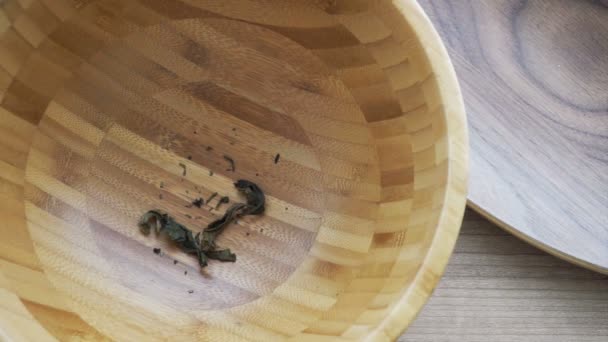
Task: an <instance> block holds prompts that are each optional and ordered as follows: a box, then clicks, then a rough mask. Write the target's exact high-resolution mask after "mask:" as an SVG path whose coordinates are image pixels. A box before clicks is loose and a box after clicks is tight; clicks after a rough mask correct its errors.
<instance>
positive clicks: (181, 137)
mask: <svg viewBox="0 0 608 342" xmlns="http://www.w3.org/2000/svg"><path fill="white" fill-rule="evenodd" d="M400 6H402V8H401V9H398V8H397V7H396V5H394V4H393V2H392V1H380V0H378V1H360V0H357V1H324V0H306V1H300V0H298V1H295V0H294V1H279V0H276V1H275V0H264V1H262V0H258V1H245V0H241V1H234V0H230V1H227V0H223V1H202V0H201V1H195V0H182V1H164V0H140V1H129V2H122V1H110V0H99V1H81V2H73V1H57V2H55V1H53V2H51V1H35V0H34V1H29V2H28V4H23V2H20V1H10V0H9V1H8V2H7V3H6V4H4V9H3V10H4V12H5V13H6V16H7V18H8V19H9V21H10V25H9V26H7V27H6V28H5V31H4V33H3V36H2V39H1V41H2V44H3V45H2V50H1V52H2V53H1V54H0V55H3V56H5V58H4V59H3V60H2V61H0V63H2V66H3V67H4V69H5V70H6V72H7V75H9V76H10V77H9V81H7V82H6V83H7V85H6V87H5V91H4V93H3V97H2V103H1V108H2V111H3V113H2V118H3V121H1V122H0V125H3V127H5V126H6V129H9V128H8V127H17V128H16V129H14V128H11V129H13V130H14V132H16V133H14V134H17V135H18V134H21V135H22V137H21V138H20V140H19V139H16V140H14V141H16V142H15V143H14V144H17V142H18V143H19V144H21V145H19V148H22V149H24V150H26V151H27V152H26V153H25V156H24V157H20V158H22V159H18V158H17V157H15V158H14V159H10V158H11V156H10V153H8V152H5V153H4V155H3V158H4V159H3V160H4V162H5V164H10V165H12V166H13V167H15V168H17V169H22V170H23V172H24V176H23V182H22V184H21V186H22V196H23V197H22V203H23V206H22V208H21V210H23V211H22V215H24V217H25V218H26V221H27V222H26V224H24V229H25V231H24V232H23V234H22V235H23V236H22V237H21V238H20V239H21V240H20V241H21V242H19V243H21V244H23V245H24V246H26V247H23V250H24V251H21V252H20V253H22V254H23V255H26V254H27V257H17V258H15V255H16V254H15V250H16V249H15V248H16V247H15V243H12V244H11V246H12V249H11V251H13V252H12V253H10V255H3V254H0V260H3V259H6V260H13V261H11V262H14V263H19V262H20V259H28V258H29V259H28V260H30V261H31V262H32V263H33V265H35V268H34V267H33V268H34V269H36V270H39V271H40V272H41V274H42V280H39V281H40V282H42V283H43V284H44V286H45V287H44V288H43V292H42V293H45V292H44V291H46V293H47V296H48V298H51V299H47V300H40V299H37V298H34V297H32V295H31V294H29V293H27V290H23V289H17V288H19V285H20V284H22V282H21V281H19V280H14V279H13V280H12V285H10V284H9V285H8V286H12V290H13V291H15V292H16V293H17V295H18V297H20V298H21V300H22V302H23V303H24V305H25V307H26V308H27V309H28V310H29V311H30V313H31V314H32V315H33V317H34V318H35V319H36V320H38V321H39V322H41V324H42V326H43V327H44V328H45V329H46V330H47V331H48V332H49V333H50V334H51V335H54V336H55V337H58V338H60V339H66V338H67V337H70V336H73V335H74V334H80V336H85V335H87V336H88V335H90V336H94V337H100V336H104V337H108V338H112V339H116V340H136V339H140V340H144V339H145V340H149V339H154V338H159V339H164V338H172V339H175V338H180V339H199V340H200V339H203V340H205V339H220V338H221V339H224V338H229V337H232V338H235V339H239V338H254V339H281V338H285V337H294V336H299V337H310V338H319V337H322V336H333V337H335V336H341V337H344V338H363V337H367V336H371V335H372V334H374V333H375V332H377V329H378V327H379V326H380V325H381V323H382V322H384V321H385V320H386V318H387V317H389V316H390V315H391V314H392V313H393V312H394V309H395V306H397V305H401V306H403V305H406V306H408V307H409V310H411V311H413V312H417V310H418V309H419V308H420V306H421V305H422V302H413V303H404V302H403V298H404V295H405V294H406V293H407V291H408V290H411V289H412V284H413V283H414V281H415V279H416V277H417V275H418V276H419V274H420V269H421V267H422V266H423V264H424V262H425V259H427V258H428V256H429V253H430V250H431V247H432V242H433V240H434V238H436V236H437V234H438V227H441V225H440V219H441V218H442V215H445V211H446V205H445V202H446V192H447V189H448V186H449V184H450V182H449V177H448V176H449V170H450V167H451V161H450V153H458V152H452V151H451V150H450V149H449V143H450V140H449V137H450V130H449V128H450V127H449V125H448V122H449V117H448V115H447V111H446V106H445V96H446V95H445V94H443V93H442V92H441V86H440V85H439V83H438V82H439V81H438V76H437V73H436V72H435V71H434V69H433V67H432V65H433V63H432V60H431V59H430V57H429V55H428V53H427V52H426V51H427V50H425V48H424V44H426V43H427V42H426V41H424V40H422V39H420V37H419V34H418V33H417V31H416V28H415V27H414V26H413V25H412V24H411V23H410V22H409V21H408V20H406V16H404V13H403V6H404V5H403V4H401V5H400ZM408 6H411V10H412V11H414V12H413V13H414V14H415V15H418V16H419V15H422V14H421V12H420V10H419V9H418V8H417V6H416V5H415V4H414V3H409V5H408ZM431 37H432V38H433V39H436V37H435V36H431ZM433 44H438V43H437V42H433ZM450 96H459V93H457V92H456V94H450ZM15 125H17V126H15ZM458 129H461V128H458ZM5 145H6V144H5ZM11 148H12V149H13V150H15V149H16V147H15V146H11V145H7V146H4V147H2V149H4V151H10V150H9V149H11ZM238 179H247V180H251V181H253V182H255V183H257V184H258V185H259V186H260V187H261V188H262V189H263V190H264V192H265V194H266V197H267V210H266V213H265V214H264V215H263V216H255V217H254V216H250V217H245V218H242V219H239V220H238V222H237V223H236V224H233V225H231V226H230V227H228V228H227V229H226V231H225V232H224V233H223V234H222V235H221V237H220V238H219V240H218V244H219V245H220V246H222V247H227V248H230V249H231V250H232V251H234V252H235V253H236V254H237V262H236V263H221V262H218V261H211V262H210V264H209V266H208V267H207V268H205V269H203V270H200V269H199V267H198V264H197V261H196V259H195V258H193V257H192V256H189V255H186V254H184V253H182V252H181V251H180V250H178V249H176V248H175V247H174V246H173V245H172V244H171V243H169V242H168V241H166V240H164V239H162V238H160V239H159V238H158V237H156V236H154V235H153V234H152V235H149V236H144V235H142V234H141V233H140V231H139V229H138V228H137V221H138V219H139V217H140V216H141V215H142V214H143V213H144V212H146V211H148V210H150V209H161V210H163V211H166V212H168V213H169V214H170V215H171V216H173V217H175V219H176V220H177V221H179V222H180V223H182V224H184V225H185V226H187V227H189V228H191V229H193V230H194V231H199V230H202V229H203V228H204V227H205V226H206V225H207V224H208V223H209V222H211V221H213V220H215V219H217V218H218V217H220V216H221V215H222V214H223V213H224V212H225V210H226V209H228V207H229V206H230V205H231V204H224V205H222V204H219V201H218V200H219V199H220V198H221V197H222V196H228V197H229V198H230V200H231V203H234V202H237V201H244V199H243V198H242V197H241V196H240V195H239V194H238V193H237V191H235V189H234V186H233V183H234V181H236V180H238ZM214 193H217V194H218V196H216V197H215V198H213V199H212V200H211V201H207V200H208V199H209V198H210V197H211V196H212V194H214ZM198 198H202V199H204V200H205V202H206V203H205V204H204V205H203V206H202V207H201V208H198V207H197V206H192V205H191V203H192V202H193V201H194V200H196V199H198ZM462 198H464V195H462ZM461 202H463V201H461ZM459 203H460V202H459ZM459 206H460V204H459ZM15 210H17V209H15ZM458 211H460V212H458ZM461 213H462V208H457V209H456V214H455V216H456V217H458V216H459V215H461ZM458 224H459V222H458V219H456V220H455V221H454V222H451V223H450V225H451V226H457V225H458ZM9 233H12V232H10V231H8V230H0V237H1V238H0V239H2V238H4V237H5V236H8V235H9ZM453 238H454V237H452V240H450V241H453ZM7 241H8V240H7ZM450 241H448V243H447V244H446V247H445V248H446V250H447V251H446V252H445V253H443V254H442V256H441V258H439V260H438V261H437V262H438V264H439V265H442V264H443V263H445V261H446V260H447V257H448V256H449V253H450V248H451V244H450ZM19 248H21V247H19ZM154 248H161V250H162V251H161V253H159V254H155V253H154V252H153V249H154ZM0 253H2V252H0ZM28 253H29V254H28ZM7 254H8V253H7ZM439 269H441V267H439ZM9 273H10V272H9ZM7 278H10V279H12V278H11V277H7ZM436 281H437V275H435V277H434V278H432V279H429V280H428V282H427V287H429V288H432V287H433V286H434V284H435V283H436ZM9 283H10V281H9ZM38 290H40V289H38ZM39 296H40V295H39ZM53 315H56V316H55V317H57V315H59V316H60V317H63V319H62V321H65V320H66V319H67V318H66V317H68V318H69V319H70V320H72V321H71V322H72V323H71V327H70V328H69V329H68V328H66V327H65V326H64V323H61V322H58V321H57V320H56V319H55V320H54V319H51V318H50V317H53ZM74 322H76V323H74ZM406 324H407V319H405V322H403V323H400V324H399V325H398V328H397V330H399V329H402V328H404V327H405V325H406ZM384 334H385V335H386V336H390V335H391V334H390V333H384ZM390 337H393V336H390Z"/></svg>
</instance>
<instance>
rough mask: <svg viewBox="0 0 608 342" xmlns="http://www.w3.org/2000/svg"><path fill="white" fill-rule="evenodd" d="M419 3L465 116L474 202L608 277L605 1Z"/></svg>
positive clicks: (549, 247) (541, 244)
mask: <svg viewBox="0 0 608 342" xmlns="http://www.w3.org/2000/svg"><path fill="white" fill-rule="evenodd" d="M419 2H420V3H421V5H422V6H423V7H424V9H425V11H426V12H427V14H428V16H429V17H430V18H431V20H432V21H433V23H434V25H435V27H436V29H437V30H438V31H439V33H440V35H441V36H442V38H443V40H444V43H445V45H446V47H447V49H448V52H449V53H450V55H451V58H452V62H453V64H454V67H455V69H456V73H457V74H458V77H459V81H460V84H461V87H462V91H463V96H464V100H465V105H466V107H467V116H468V120H469V132H470V141H471V176H470V179H471V182H470V190H469V203H470V204H471V205H473V206H475V207H476V208H477V210H479V211H481V212H484V213H485V214H486V215H488V216H489V217H492V218H494V219H495V221H496V222H499V223H501V225H502V226H503V227H504V228H506V229H508V230H509V231H511V232H512V233H514V234H518V235H519V236H521V237H523V238H525V239H526V240H527V241H529V242H531V243H534V244H535V245H537V246H539V247H541V248H543V249H544V250H547V251H549V252H551V253H553V254H556V255H560V256H561V257H563V258H566V259H568V260H570V261H572V262H577V263H578V264H581V265H584V266H586V267H589V268H592V269H595V270H598V271H600V272H604V273H608V225H607V224H606V222H608V1H597V0H579V1H572V0H534V1H516V0H492V1H480V0H420V1H419Z"/></svg>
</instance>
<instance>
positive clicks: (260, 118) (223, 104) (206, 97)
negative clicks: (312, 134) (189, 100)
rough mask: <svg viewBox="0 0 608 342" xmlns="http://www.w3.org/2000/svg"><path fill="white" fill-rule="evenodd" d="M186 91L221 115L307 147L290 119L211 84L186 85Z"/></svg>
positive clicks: (301, 134)
mask: <svg viewBox="0 0 608 342" xmlns="http://www.w3.org/2000/svg"><path fill="white" fill-rule="evenodd" d="M185 90H186V91H188V92H189V93H191V94H192V95H194V96H195V97H196V98H198V99H200V100H201V101H204V102H205V103H208V104H210V105H212V106H214V107H215V108H217V109H218V110H221V111H222V112H224V113H228V114H231V115H233V116H235V117H236V118H239V119H241V120H244V121H246V122H249V123H250V124H252V125H254V126H257V127H260V128H262V129H265V130H267V131H270V132H272V133H274V134H277V135H280V136H283V137H285V138H287V139H289V140H293V141H297V142H299V143H301V144H304V145H310V141H309V139H308V136H307V135H306V132H305V131H304V130H303V129H302V127H301V126H300V125H299V124H298V123H297V122H296V121H295V120H294V119H293V118H290V117H288V116H286V115H283V114H281V113H277V112H275V111H273V110H271V109H269V108H266V107H263V106H261V105H259V104H257V103H255V102H252V101H250V100H249V99H247V98H245V97H243V96H239V95H238V94H235V93H233V92H230V91H228V90H226V89H225V88H222V87H220V86H218V85H216V84H213V83H211V82H201V83H196V84H189V85H188V86H187V87H186V89H185Z"/></svg>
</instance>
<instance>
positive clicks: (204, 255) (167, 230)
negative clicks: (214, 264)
mask: <svg viewBox="0 0 608 342" xmlns="http://www.w3.org/2000/svg"><path fill="white" fill-rule="evenodd" d="M234 186H235V187H236V188H237V190H238V191H239V192H241V193H242V194H243V195H244V196H245V198H246V199H247V203H235V204H233V205H232V206H231V207H230V208H229V209H228V210H227V211H226V212H225V213H224V215H223V216H222V217H221V218H219V219H217V220H215V221H213V222H211V223H210V224H209V225H208V226H207V227H206V228H205V229H204V230H203V231H202V232H199V233H197V234H196V235H194V234H193V233H192V231H191V230H190V229H188V228H186V227H185V226H183V225H181V224H180V223H178V222H176V221H175V220H174V219H173V217H171V216H169V215H167V214H165V213H163V212H161V211H160V210H150V211H148V212H147V213H145V214H144V215H142V217H141V219H140V220H139V227H140V229H141V231H142V233H144V234H146V235H147V234H149V233H150V231H151V230H154V231H155V232H156V233H157V234H161V233H163V234H166V235H167V236H168V237H169V238H170V239H171V240H172V241H173V242H174V243H175V244H176V245H178V246H179V247H180V249H181V250H182V251H183V252H185V253H188V254H194V255H196V257H197V259H198V263H199V265H200V267H201V268H202V267H205V266H207V263H208V259H214V260H220V261H226V262H235V261H236V255H235V254H234V253H232V252H231V251H230V249H222V250H219V249H217V246H216V244H215V240H216V239H217V237H218V236H219V235H220V234H221V233H222V232H223V231H224V229H226V227H227V226H228V225H230V224H231V223H232V222H234V221H236V220H237V219H238V218H240V217H243V216H246V215H260V214H262V213H263V212H264V210H265V202H266V198H265V196H264V193H263V192H262V190H261V189H260V188H259V187H258V186H257V185H256V184H255V183H253V182H250V181H247V180H239V181H237V182H236V183H234ZM215 196H217V193H214V194H213V195H211V197H210V198H209V199H208V200H207V203H209V202H210V201H211V200H212V199H213V198H214V197H215ZM199 200H200V201H201V202H202V198H201V199H199ZM197 201H198V200H197ZM229 202H230V200H229V198H228V197H226V196H224V197H222V198H221V199H220V201H219V203H218V206H219V205H221V204H223V203H229ZM201 205H202V203H201ZM197 206H198V205H197ZM159 251H160V249H159Z"/></svg>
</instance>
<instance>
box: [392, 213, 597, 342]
mask: <svg viewBox="0 0 608 342" xmlns="http://www.w3.org/2000/svg"><path fill="white" fill-rule="evenodd" d="M606 322H608V277H606V276H605V275H602V274H599V273H594V272H592V271H588V270H586V269H583V268H580V267H578V266H574V265H571V264H569V263H567V262H565V261H563V260H560V259H558V258H556V257H554V256H551V255H549V254H547V253H545V252H543V251H541V250H539V249H537V248H535V247H532V246H530V245H529V244H527V243H525V242H524V241H521V240H519V239H518V238H516V237H514V236H513V235H511V234H509V233H507V232H505V231H503V230H502V229H500V228H499V227H498V226H496V225H494V224H492V223H491V222H489V221H488V220H487V219H485V218H483V217H481V216H480V215H479V214H477V213H475V212H473V211H472V210H471V209H469V210H468V211H467V213H466V214H465V219H464V223H463V226H462V229H461V233H460V237H459V239H458V242H457V244H456V249H455V250H454V254H453V255H452V258H451V259H450V263H449V265H448V267H447V269H446V273H445V275H444V276H443V278H442V279H441V281H440V282H439V285H438V286H437V289H436V290H435V292H434V293H433V296H431V299H430V300H429V302H428V303H427V305H426V306H425V307H424V309H423V310H422V312H421V313H420V315H419V316H418V318H416V320H415V321H414V323H413V324H412V325H411V326H410V328H409V329H408V331H407V332H406V333H405V334H404V335H402V336H401V337H400V338H399V341H403V342H405V341H408V342H409V341H412V342H414V341H415V342H426V341H433V342H452V341H454V342H456V341H466V342H477V341H478V342H482V341H497V342H503V341H504V342H507V341H508V342H510V341H522V342H566V341H571V342H578V341H581V342H585V341H588V342H591V341H597V342H600V341H606V340H607V339H608V327H607V326H606Z"/></svg>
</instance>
